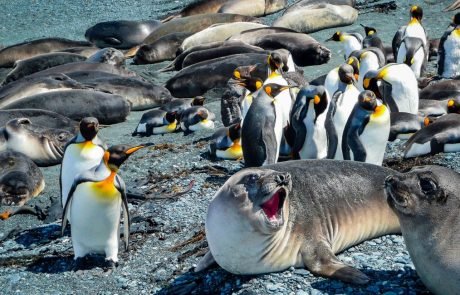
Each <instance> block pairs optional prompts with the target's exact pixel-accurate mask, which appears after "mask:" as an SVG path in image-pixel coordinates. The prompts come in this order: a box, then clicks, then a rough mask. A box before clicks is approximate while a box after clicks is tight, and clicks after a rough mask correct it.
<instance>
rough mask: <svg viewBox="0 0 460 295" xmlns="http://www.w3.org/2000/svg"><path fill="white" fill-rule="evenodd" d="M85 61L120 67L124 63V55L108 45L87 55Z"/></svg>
mask: <svg viewBox="0 0 460 295" xmlns="http://www.w3.org/2000/svg"><path fill="white" fill-rule="evenodd" d="M86 62H90V63H103V64H109V65H112V66H115V67H121V66H124V65H125V55H124V54H123V52H121V51H120V50H117V49H115V48H111V47H109V48H104V49H100V50H98V51H96V52H95V53H94V54H92V55H91V56H89V57H88V59H87V60H86Z"/></svg>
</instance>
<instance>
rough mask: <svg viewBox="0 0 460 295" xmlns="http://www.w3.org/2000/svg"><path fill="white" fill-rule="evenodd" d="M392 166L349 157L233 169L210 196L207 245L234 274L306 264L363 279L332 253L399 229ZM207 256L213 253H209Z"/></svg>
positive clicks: (346, 277)
mask: <svg viewBox="0 0 460 295" xmlns="http://www.w3.org/2000/svg"><path fill="white" fill-rule="evenodd" d="M390 174H395V172H394V171H393V170H391V169H388V168H383V167H379V166H376V165H370V164H366V163H359V162H352V161H333V160H298V161H287V162H281V163H277V164H273V165H269V166H264V168H248V169H243V170H242V171H240V172H238V173H236V174H235V175H233V176H232V177H230V179H228V180H227V182H226V183H225V184H224V185H223V186H222V187H221V188H220V189H219V191H218V192H217V193H216V195H215V197H214V199H213V200H212V201H211V203H210V205H209V208H208V213H207V218H206V237H207V240H208V244H209V248H210V252H208V254H206V256H205V257H204V258H203V260H202V261H200V263H199V264H198V265H197V269H196V271H199V270H202V269H204V268H205V267H206V266H208V265H210V264H211V263H212V262H213V261H214V259H215V261H216V262H217V263H218V264H219V265H220V266H221V267H222V268H224V269H225V270H227V271H229V272H231V273H234V274H260V273H269V272H277V271H282V270H285V269H287V268H289V267H292V266H293V267H299V268H300V267H306V268H307V269H308V270H309V271H311V272H312V273H314V274H315V275H321V276H325V277H330V278H334V279H339V280H343V281H345V282H350V283H356V284H365V283H367V282H368V281H369V278H368V277H367V276H366V275H365V274H363V273H362V272H361V271H359V270H357V269H355V268H353V267H351V266H348V265H346V264H344V263H342V262H341V261H340V260H338V259H337V257H336V256H335V254H336V253H339V252H341V251H343V250H345V249H347V248H349V247H351V246H353V245H356V244H358V243H361V242H362V241H365V240H368V239H372V238H375V237H378V236H381V235H385V234H390V233H398V232H400V228H399V222H398V218H397V217H396V215H395V214H394V213H393V212H392V210H391V209H390V207H389V206H388V204H387V203H386V197H385V192H384V186H383V183H384V181H385V178H386V177H387V176H388V175H390ZM213 258H214V259H213Z"/></svg>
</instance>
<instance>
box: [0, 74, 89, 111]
mask: <svg viewBox="0 0 460 295" xmlns="http://www.w3.org/2000/svg"><path fill="white" fill-rule="evenodd" d="M85 88H86V87H85V86H84V85H83V84H81V83H79V82H77V81H75V80H73V79H71V78H69V77H68V76H66V75H64V74H50V75H49V76H38V77H24V78H22V79H20V80H18V81H14V82H11V83H9V84H8V85H5V86H3V87H2V88H0V107H1V106H2V105H3V104H4V103H5V102H9V103H11V102H14V101H16V100H19V99H21V98H23V97H26V96H31V95H36V94H40V93H45V92H50V91H57V90H70V89H85Z"/></svg>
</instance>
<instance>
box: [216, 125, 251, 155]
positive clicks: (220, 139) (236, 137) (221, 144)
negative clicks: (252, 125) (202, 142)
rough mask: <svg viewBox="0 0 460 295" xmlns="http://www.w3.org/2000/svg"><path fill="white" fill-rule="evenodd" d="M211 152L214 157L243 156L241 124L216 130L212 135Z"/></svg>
mask: <svg viewBox="0 0 460 295" xmlns="http://www.w3.org/2000/svg"><path fill="white" fill-rule="evenodd" d="M209 154H210V155H211V156H213V157H216V158H220V159H226V160H238V159H241V158H242V157H243V149H242V148H241V124H239V123H237V124H233V125H231V126H228V127H222V128H219V129H217V130H216V132H214V134H213V135H212V136H211V141H210V143H209Z"/></svg>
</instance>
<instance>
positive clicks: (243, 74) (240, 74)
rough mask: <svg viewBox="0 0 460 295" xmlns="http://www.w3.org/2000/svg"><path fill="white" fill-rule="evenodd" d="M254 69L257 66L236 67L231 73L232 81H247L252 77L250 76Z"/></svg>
mask: <svg viewBox="0 0 460 295" xmlns="http://www.w3.org/2000/svg"><path fill="white" fill-rule="evenodd" d="M256 68H257V65H250V66H241V67H237V68H236V69H235V70H234V71H233V79H235V80H238V81H239V80H244V79H249V78H250V77H251V76H252V75H251V74H252V73H253V72H254V71H255V69H256Z"/></svg>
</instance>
